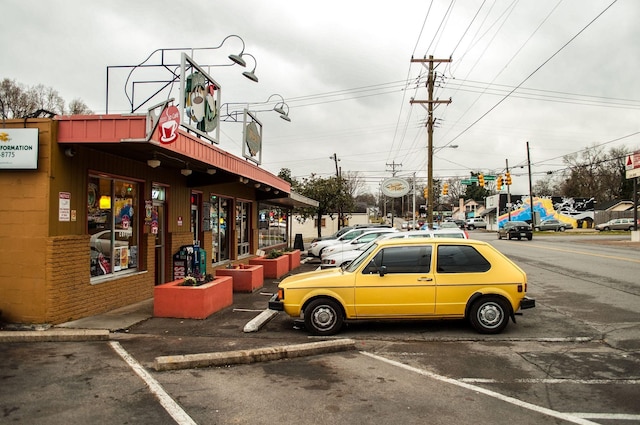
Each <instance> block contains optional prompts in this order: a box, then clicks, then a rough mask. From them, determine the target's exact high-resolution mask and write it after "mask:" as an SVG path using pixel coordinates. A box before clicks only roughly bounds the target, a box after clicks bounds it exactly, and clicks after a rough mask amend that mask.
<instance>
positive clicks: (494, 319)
mask: <svg viewBox="0 0 640 425" xmlns="http://www.w3.org/2000/svg"><path fill="white" fill-rule="evenodd" d="M469 320H470V321H471V325H472V326H473V327H474V329H475V330H476V331H478V332H480V333H482V334H498V333H500V332H502V331H503V330H504V328H506V327H507V324H509V306H508V305H507V303H506V302H505V301H504V300H503V299H502V298H498V297H494V296H486V297H482V298H480V299H479V300H477V301H476V302H474V303H473V306H472V307H471V312H470V316H469Z"/></svg>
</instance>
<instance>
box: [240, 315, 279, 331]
mask: <svg viewBox="0 0 640 425" xmlns="http://www.w3.org/2000/svg"><path fill="white" fill-rule="evenodd" d="M277 315H278V312H277V311H276V310H271V309H266V310H264V311H263V312H262V313H260V314H258V315H257V316H256V317H254V318H253V319H251V320H250V321H249V322H247V324H246V325H244V329H243V331H244V332H246V333H248V332H258V331H259V330H260V328H262V327H263V326H264V325H265V324H266V323H267V322H268V321H269V320H271V319H273V318H274V317H276V316H277Z"/></svg>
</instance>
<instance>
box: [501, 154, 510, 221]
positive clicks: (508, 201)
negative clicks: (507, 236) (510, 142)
mask: <svg viewBox="0 0 640 425" xmlns="http://www.w3.org/2000/svg"><path fill="white" fill-rule="evenodd" d="M504 162H505V164H506V166H507V176H508V175H509V160H508V159H505V160H504ZM498 205H500V203H499V202H498ZM507 211H508V212H509V221H511V185H510V184H508V185H507Z"/></svg>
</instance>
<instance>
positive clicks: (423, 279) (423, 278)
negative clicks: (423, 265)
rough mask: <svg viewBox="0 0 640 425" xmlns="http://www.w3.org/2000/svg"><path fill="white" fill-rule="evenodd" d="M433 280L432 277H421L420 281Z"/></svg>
mask: <svg viewBox="0 0 640 425" xmlns="http://www.w3.org/2000/svg"><path fill="white" fill-rule="evenodd" d="M432 280H433V278H432V277H419V278H418V282H431V281H432Z"/></svg>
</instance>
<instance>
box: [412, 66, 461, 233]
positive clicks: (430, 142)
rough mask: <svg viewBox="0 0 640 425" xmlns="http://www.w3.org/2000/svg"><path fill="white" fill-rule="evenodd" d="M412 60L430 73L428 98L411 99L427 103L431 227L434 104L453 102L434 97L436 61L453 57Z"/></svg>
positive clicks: (430, 221)
mask: <svg viewBox="0 0 640 425" xmlns="http://www.w3.org/2000/svg"><path fill="white" fill-rule="evenodd" d="M411 62H412V63H414V62H417V63H422V64H423V65H424V66H426V67H427V69H428V70H429V74H428V76H427V94H428V100H414V99H411V100H410V102H409V103H410V104H412V105H413V104H414V103H418V104H422V105H424V104H426V105H427V188H428V193H427V223H428V226H429V228H433V203H434V198H433V121H434V119H433V105H434V104H435V105H438V104H441V103H451V99H449V100H438V99H436V100H434V99H433V87H434V85H435V75H434V67H433V64H434V63H443V62H451V59H450V58H449V59H434V58H433V55H429V59H426V58H425V59H413V58H411Z"/></svg>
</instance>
